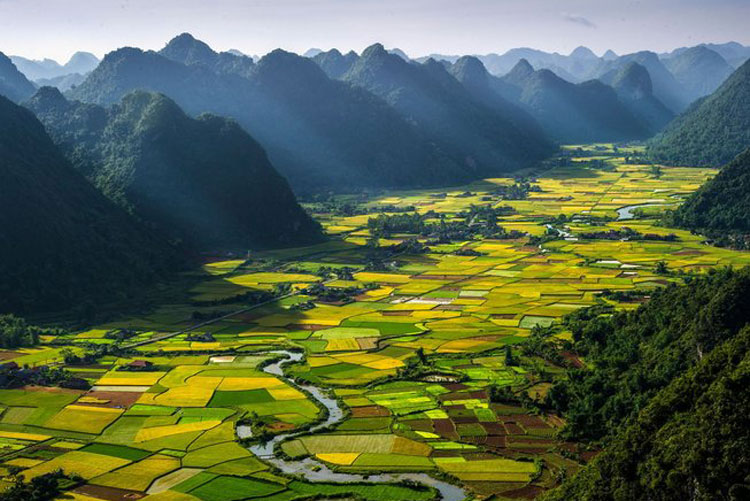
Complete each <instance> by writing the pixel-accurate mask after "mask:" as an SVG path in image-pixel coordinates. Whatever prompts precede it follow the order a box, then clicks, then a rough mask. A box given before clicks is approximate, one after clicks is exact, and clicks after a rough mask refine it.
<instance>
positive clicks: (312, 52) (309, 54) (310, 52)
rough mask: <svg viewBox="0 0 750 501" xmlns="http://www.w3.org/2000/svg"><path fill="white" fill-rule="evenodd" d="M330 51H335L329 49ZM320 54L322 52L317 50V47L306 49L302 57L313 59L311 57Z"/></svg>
mask: <svg viewBox="0 0 750 501" xmlns="http://www.w3.org/2000/svg"><path fill="white" fill-rule="evenodd" d="M331 50H336V49H331ZM321 52H323V50H322V49H319V48H317V47H313V48H311V49H307V50H306V51H305V53H304V54H302V57H309V58H313V57H315V56H317V55H318V54H320V53H321Z"/></svg>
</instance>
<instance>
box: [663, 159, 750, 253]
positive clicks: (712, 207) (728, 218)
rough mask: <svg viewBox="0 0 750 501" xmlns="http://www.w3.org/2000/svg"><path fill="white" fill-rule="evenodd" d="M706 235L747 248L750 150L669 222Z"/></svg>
mask: <svg viewBox="0 0 750 501" xmlns="http://www.w3.org/2000/svg"><path fill="white" fill-rule="evenodd" d="M668 222H669V223H670V224H673V225H675V226H679V227H683V228H690V229H691V230H695V231H698V232H700V233H702V234H705V235H707V236H709V237H710V238H712V239H713V240H715V241H716V243H719V244H721V245H729V246H735V247H741V248H746V247H747V242H745V239H746V237H745V235H748V234H750V149H749V150H745V152H744V153H742V154H740V155H739V156H737V158H735V159H734V160H733V161H731V162H730V163H729V164H727V165H726V166H725V167H723V168H722V169H721V171H720V172H719V173H718V174H717V175H716V177H714V178H713V179H711V180H710V181H708V182H707V183H706V184H704V185H703V186H701V187H700V189H698V191H696V192H695V193H693V194H692V195H690V197H689V198H688V199H687V200H686V201H685V203H684V204H682V205H681V206H680V207H679V208H678V209H677V210H676V211H675V212H674V213H673V214H671V216H670V220H669V221H668Z"/></svg>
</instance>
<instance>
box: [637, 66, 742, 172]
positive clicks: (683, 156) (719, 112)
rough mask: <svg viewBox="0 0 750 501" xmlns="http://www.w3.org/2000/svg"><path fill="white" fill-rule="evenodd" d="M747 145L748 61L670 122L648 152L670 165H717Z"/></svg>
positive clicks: (732, 156) (726, 160) (654, 140)
mask: <svg viewBox="0 0 750 501" xmlns="http://www.w3.org/2000/svg"><path fill="white" fill-rule="evenodd" d="M748 147H750V61H749V62H746V63H745V64H743V65H742V66H740V68H739V69H737V71H735V72H734V73H733V74H732V76H730V77H729V78H728V79H727V80H726V81H725V82H724V83H723V84H722V85H721V87H719V88H718V89H717V90H716V92H714V93H713V94H711V95H710V96H708V97H705V98H703V99H701V100H699V101H696V102H695V103H694V104H693V105H692V106H691V107H690V108H689V109H688V110H687V111H685V113H683V114H682V115H680V116H679V117H677V118H676V119H675V120H674V121H673V122H672V123H671V124H669V125H668V126H667V128H666V129H665V130H664V132H662V133H661V134H660V135H658V136H657V137H656V138H654V139H653V140H652V141H651V144H650V146H649V148H648V152H649V154H650V155H651V156H652V157H653V158H654V160H656V161H658V162H663V163H667V164H671V165H686V166H703V165H711V166H715V167H718V166H720V165H724V164H725V163H727V162H729V161H731V160H732V159H733V158H734V157H735V156H737V155H738V154H739V153H740V152H742V151H744V150H745V149H747V148H748Z"/></svg>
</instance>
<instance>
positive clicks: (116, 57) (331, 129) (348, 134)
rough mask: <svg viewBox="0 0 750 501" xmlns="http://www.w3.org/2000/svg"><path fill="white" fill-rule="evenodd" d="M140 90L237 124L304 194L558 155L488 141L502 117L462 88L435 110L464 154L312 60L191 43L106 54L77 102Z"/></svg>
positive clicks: (449, 180) (460, 178) (539, 140)
mask: <svg viewBox="0 0 750 501" xmlns="http://www.w3.org/2000/svg"><path fill="white" fill-rule="evenodd" d="M393 57H396V56H393ZM398 62H399V63H402V64H403V65H404V66H405V67H406V68H407V69H409V70H411V69H412V67H411V66H409V63H406V62H405V61H403V60H402V59H400V58H399V59H398ZM363 64H364V63H363ZM440 71H443V75H442V77H447V78H448V79H450V75H448V74H447V73H446V72H445V71H444V70H440ZM420 74H421V75H422V78H425V79H433V80H434V79H435V78H439V77H435V76H429V73H428V72H426V71H420ZM352 80H353V77H352ZM444 82H445V80H444ZM428 85H434V86H435V87H433V89H437V88H439V87H438V86H439V85H442V84H437V83H435V82H434V81H433V82H428ZM134 89H147V90H151V91H157V92H161V93H163V94H165V95H167V96H169V97H170V98H172V99H174V100H175V101H176V102H177V103H178V104H179V105H180V106H181V107H182V108H184V109H185V110H186V111H187V112H189V113H191V114H199V113H201V112H205V111H210V112H213V113H217V114H222V115H227V116H231V117H233V118H235V119H236V120H237V121H238V122H239V123H240V124H241V125H242V126H243V127H244V128H245V129H246V130H247V131H248V132H250V134H251V135H253V137H255V138H257V139H258V140H259V141H260V142H261V144H263V145H264V147H265V148H266V149H267V150H268V152H269V155H270V157H271V160H272V162H273V163H274V165H276V166H277V167H278V168H279V170H280V171H281V172H282V173H283V174H284V175H285V176H286V177H287V178H288V179H289V181H290V183H291V184H292V185H293V186H294V187H295V188H297V189H303V188H307V187H313V186H331V187H341V186H342V185H345V186H347V187H350V188H356V187H365V186H384V187H385V186H428V185H438V184H443V185H445V184H456V183H461V182H465V181H466V180H469V179H472V178H476V177H478V176H484V175H487V174H500V173H503V172H509V171H511V170H513V169H517V168H520V167H523V166H527V165H530V164H531V163H533V162H534V161H538V160H540V159H542V158H543V157H544V156H546V155H547V154H549V152H550V151H551V149H550V145H549V142H548V141H547V140H546V139H544V138H543V137H540V136H530V137H528V138H524V137H523V136H522V135H521V136H517V139H518V141H517V143H518V144H511V143H510V142H509V141H503V140H501V138H499V137H495V138H494V139H492V140H488V139H487V137H486V136H483V134H487V132H484V131H483V130H482V129H481V128H480V127H478V126H476V125H473V121H474V120H475V119H477V120H482V121H484V123H485V124H487V123H501V122H502V121H503V120H504V119H503V117H500V116H498V115H497V113H496V112H495V111H493V110H487V109H485V108H484V107H482V106H480V105H478V104H476V103H473V101H472V100H471V99H470V97H469V96H467V95H465V94H463V91H462V90H461V89H460V86H458V85H457V84H456V82H455V81H453V89H452V92H453V93H454V94H452V95H451V94H443V95H442V96H440V98H439V99H443V98H445V99H457V100H459V101H456V102H452V103H449V102H447V101H446V102H438V104H437V106H441V107H444V110H446V112H447V113H453V115H446V116H445V117H444V118H449V119H451V120H459V121H461V120H462V121H463V122H461V127H462V128H461V129H459V130H456V131H455V134H459V135H461V134H463V138H464V139H465V140H466V141H465V142H464V143H463V144H461V145H460V147H459V145H458V144H457V142H455V141H454V142H453V143H451V142H449V141H448V140H447V139H448V138H446V134H445V132H442V136H441V135H440V133H438V131H436V130H435V129H434V128H431V127H433V125H434V124H429V123H425V122H424V120H423V121H422V122H419V121H414V120H413V119H414V118H415V117H414V116H409V115H408V114H405V113H404V109H399V108H398V107H395V106H392V105H390V104H389V103H388V102H387V100H386V99H385V96H384V95H376V94H375V93H373V92H370V91H368V90H366V89H365V88H362V87H361V86H358V85H352V84H350V83H348V82H343V81H338V80H335V79H332V78H329V77H328V76H327V75H326V74H325V73H324V72H323V70H321V69H320V68H319V67H318V66H317V65H316V64H315V62H313V61H312V60H310V59H308V58H304V57H301V56H297V55H295V54H291V53H288V52H284V51H281V50H276V51H274V52H272V53H270V54H268V55H266V56H264V57H263V58H261V59H260V61H258V63H257V64H256V63H252V61H251V60H250V59H249V58H242V57H240V56H235V55H232V54H228V53H225V54H216V53H215V52H213V51H211V50H210V49H209V48H208V47H207V46H205V44H202V43H201V42H198V41H197V40H195V39H194V38H193V37H191V36H189V35H181V36H179V37H177V38H175V39H174V40H172V41H171V42H170V43H169V44H168V45H167V46H166V47H165V48H164V49H163V50H162V51H161V52H160V53H155V52H143V51H141V50H139V49H132V48H124V49H120V50H118V51H115V52H113V53H110V54H108V55H107V56H106V57H105V58H104V60H103V61H102V63H101V64H100V65H99V66H98V67H97V69H96V70H95V71H93V72H92V73H91V75H90V76H89V77H88V78H87V79H86V81H85V82H83V83H82V84H81V85H79V86H78V87H77V88H76V89H74V90H72V91H71V92H70V97H72V98H74V99H77V100H81V101H84V102H91V103H96V104H104V105H108V104H114V103H116V102H118V101H119V99H120V98H122V96H123V95H125V94H126V93H128V92H129V91H131V90H134ZM456 93H458V94H456ZM457 96H458V97H457ZM461 99H463V101H460V100H461ZM457 103H463V104H466V105H467V109H463V107H462V106H459V105H458V104H457ZM469 115H471V118H469ZM503 130H504V131H505V132H507V133H508V134H513V133H514V131H513V130H510V129H507V128H506V129H503ZM443 131H445V128H443ZM529 142H531V143H529ZM426 166H428V167H426Z"/></svg>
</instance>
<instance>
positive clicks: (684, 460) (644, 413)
mask: <svg viewBox="0 0 750 501" xmlns="http://www.w3.org/2000/svg"><path fill="white" fill-rule="evenodd" d="M581 320H584V319H583V318H581ZM749 324H750V269H743V270H740V271H739V272H735V271H731V270H723V271H719V272H717V273H714V274H712V275H709V276H707V277H704V278H700V279H695V280H694V281H692V282H691V283H690V284H688V285H687V286H684V287H670V288H668V289H666V290H665V291H662V292H660V293H658V294H656V295H655V296H654V297H653V298H652V299H651V300H650V301H649V302H648V303H647V304H646V305H644V306H641V307H640V308H638V310H636V311H635V312H632V313H620V314H617V315H616V316H615V317H614V318H612V317H609V318H606V317H599V318H596V319H595V320H590V319H589V320H588V321H582V322H580V324H579V327H578V328H574V335H575V336H577V344H578V345H579V348H580V347H586V349H587V351H586V353H585V354H586V355H587V360H588V361H589V365H590V366H591V367H593V368H592V369H588V370H578V371H577V372H576V373H575V374H573V375H572V377H571V379H570V382H569V383H568V384H567V386H566V387H564V390H565V391H563V392H561V391H560V389H559V387H558V388H557V389H555V390H554V391H552V392H551V393H552V394H553V395H555V398H560V397H561V393H562V394H564V395H565V398H567V399H568V400H567V404H568V406H569V407H568V409H567V414H566V415H567V417H568V418H569V419H570V420H571V421H570V423H571V426H572V427H573V428H574V429H575V430H579V431H580V432H583V433H584V434H587V435H590V434H591V433H592V432H593V433H596V432H598V431H603V432H604V433H605V434H607V436H609V437H610V439H609V445H608V446H607V447H605V449H604V451H603V452H602V453H601V454H600V455H599V456H597V457H596V459H595V460H594V461H593V462H592V463H591V464H590V465H588V466H587V467H586V468H584V469H583V470H582V471H581V472H580V473H579V474H578V475H577V476H575V477H573V478H572V479H569V480H568V481H567V482H565V483H564V484H563V486H562V487H561V488H558V489H556V490H554V491H552V492H550V493H547V494H545V495H543V496H542V498H541V499H543V500H545V501H553V500H554V501H557V500H560V501H562V500H568V499H577V500H583V501H593V500H604V499H618V500H649V499H651V500H653V499H661V500H675V501H677V500H682V499H695V500H700V501H709V500H716V499H723V500H738V501H739V500H740V499H747V497H748V494H750V482H748V476H749V475H750V462H748V461H747V459H746V451H747V450H748V447H750V433H749V432H748V430H750V418H748V416H750V384H748V383H750V325H749ZM565 398H562V400H565Z"/></svg>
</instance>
